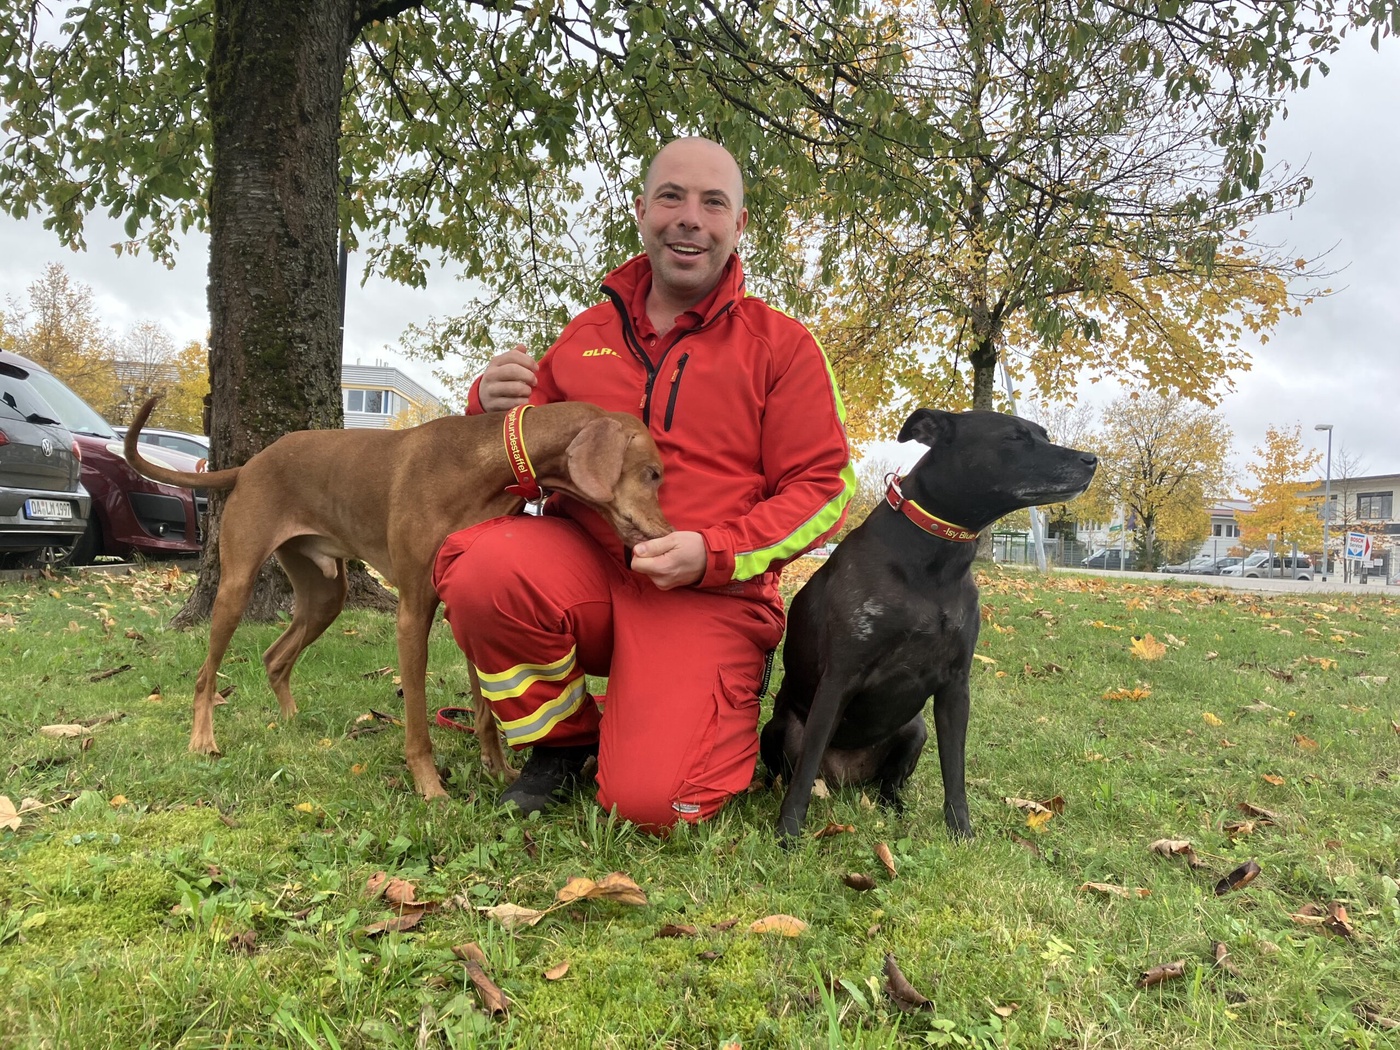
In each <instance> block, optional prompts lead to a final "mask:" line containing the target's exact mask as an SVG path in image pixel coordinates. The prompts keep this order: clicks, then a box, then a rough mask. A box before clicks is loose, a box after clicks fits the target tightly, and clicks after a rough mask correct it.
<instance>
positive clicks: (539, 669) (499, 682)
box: [477, 649, 578, 703]
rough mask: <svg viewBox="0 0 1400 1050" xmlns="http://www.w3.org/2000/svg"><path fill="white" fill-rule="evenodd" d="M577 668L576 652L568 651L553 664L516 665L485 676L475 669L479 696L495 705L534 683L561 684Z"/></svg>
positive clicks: (572, 674)
mask: <svg viewBox="0 0 1400 1050" xmlns="http://www.w3.org/2000/svg"><path fill="white" fill-rule="evenodd" d="M577 667H578V654H577V650H575V649H570V650H569V651H568V652H567V653H566V654H564V655H563V656H561V657H560V658H559V659H558V660H555V661H554V662H553V663H548V664H516V665H515V666H514V667H512V668H510V669H509V670H506V671H499V672H497V673H496V674H487V673H486V672H485V671H482V670H481V669H480V668H477V676H478V677H479V678H480V679H481V695H482V696H484V697H486V699H487V700H489V701H491V702H492V703H495V702H496V701H498V700H509V699H510V698H511V697H514V696H519V695H520V694H521V693H523V692H525V690H526V689H528V688H530V686H532V685H534V684H535V683H536V682H561V681H563V680H564V679H566V678H572V677H573V676H574V674H575V673H576V672H577Z"/></svg>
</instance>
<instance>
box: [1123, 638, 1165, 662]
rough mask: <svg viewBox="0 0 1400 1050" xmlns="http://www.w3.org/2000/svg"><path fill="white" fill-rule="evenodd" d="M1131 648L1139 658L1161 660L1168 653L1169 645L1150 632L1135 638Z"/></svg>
mask: <svg viewBox="0 0 1400 1050" xmlns="http://www.w3.org/2000/svg"><path fill="white" fill-rule="evenodd" d="M1129 650H1130V651H1131V652H1132V654H1133V656H1135V657H1137V658H1138V659H1139V660H1160V659H1161V658H1162V657H1164V656H1166V655H1167V647H1166V646H1165V645H1163V644H1162V643H1161V642H1159V641H1157V639H1156V638H1153V637H1152V635H1150V634H1144V635H1143V636H1142V637H1141V638H1134V639H1133V640H1132V644H1131V645H1130V646H1129Z"/></svg>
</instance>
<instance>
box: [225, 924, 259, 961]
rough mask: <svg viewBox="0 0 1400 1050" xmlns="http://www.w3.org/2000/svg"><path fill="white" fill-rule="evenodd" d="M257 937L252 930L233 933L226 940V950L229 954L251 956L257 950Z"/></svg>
mask: <svg viewBox="0 0 1400 1050" xmlns="http://www.w3.org/2000/svg"><path fill="white" fill-rule="evenodd" d="M257 940H258V935H257V933H256V932H255V931H253V930H243V931H242V932H241V933H235V934H233V935H232V936H231V937H229V939H228V950H229V951H231V952H242V953H243V954H244V955H252V954H253V952H254V951H256V950H257Z"/></svg>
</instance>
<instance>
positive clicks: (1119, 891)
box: [1079, 882, 1152, 900]
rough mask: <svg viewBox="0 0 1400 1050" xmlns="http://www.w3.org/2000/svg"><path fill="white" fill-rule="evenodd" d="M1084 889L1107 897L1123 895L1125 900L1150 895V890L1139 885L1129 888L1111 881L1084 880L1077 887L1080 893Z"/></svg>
mask: <svg viewBox="0 0 1400 1050" xmlns="http://www.w3.org/2000/svg"><path fill="white" fill-rule="evenodd" d="M1085 890H1089V891H1092V892H1094V893H1102V894H1104V895H1105V896H1108V897H1123V898H1125V899H1127V900H1132V899H1133V898H1134V897H1150V896H1152V891H1151V890H1149V889H1144V888H1143V887H1141V886H1139V887H1137V888H1135V889H1131V890H1130V889H1128V887H1126V886H1115V885H1113V883H1111V882H1086V883H1084V885H1082V886H1080V887H1079V892H1080V893H1083V892H1084V891H1085Z"/></svg>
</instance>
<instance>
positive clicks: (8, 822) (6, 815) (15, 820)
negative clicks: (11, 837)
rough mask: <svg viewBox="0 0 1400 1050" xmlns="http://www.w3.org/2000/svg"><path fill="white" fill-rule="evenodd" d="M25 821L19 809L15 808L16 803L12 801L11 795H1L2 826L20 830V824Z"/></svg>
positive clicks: (0, 815)
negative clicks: (21, 817)
mask: <svg viewBox="0 0 1400 1050" xmlns="http://www.w3.org/2000/svg"><path fill="white" fill-rule="evenodd" d="M23 823H24V821H22V820H21V819H20V816H19V810H17V809H15V804H14V803H13V802H11V801H10V799H9V796H8V795H0V828H9V829H10V830H11V831H18V830H19V826H20V825H21V824H23Z"/></svg>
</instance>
